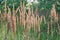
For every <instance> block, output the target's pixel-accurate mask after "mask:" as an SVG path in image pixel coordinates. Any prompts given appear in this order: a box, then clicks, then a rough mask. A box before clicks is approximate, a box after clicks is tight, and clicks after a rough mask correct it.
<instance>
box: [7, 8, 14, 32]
mask: <svg viewBox="0 0 60 40" xmlns="http://www.w3.org/2000/svg"><path fill="white" fill-rule="evenodd" d="M12 27H13V26H12V17H11V11H10V8H8V14H7V31H9V30H10V29H11V28H12Z"/></svg>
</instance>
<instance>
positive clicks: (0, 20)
mask: <svg viewBox="0 0 60 40" xmlns="http://www.w3.org/2000/svg"><path fill="white" fill-rule="evenodd" d="M1 23H2V15H1V11H0V27H1Z"/></svg>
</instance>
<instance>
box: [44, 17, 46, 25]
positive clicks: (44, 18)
mask: <svg viewBox="0 0 60 40" xmlns="http://www.w3.org/2000/svg"><path fill="white" fill-rule="evenodd" d="M44 23H45V24H46V18H45V16H44Z"/></svg>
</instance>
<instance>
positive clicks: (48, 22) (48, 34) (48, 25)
mask: <svg viewBox="0 0 60 40" xmlns="http://www.w3.org/2000/svg"><path fill="white" fill-rule="evenodd" d="M49 29H50V24H49V22H48V29H47V30H48V31H47V34H48V35H49Z"/></svg>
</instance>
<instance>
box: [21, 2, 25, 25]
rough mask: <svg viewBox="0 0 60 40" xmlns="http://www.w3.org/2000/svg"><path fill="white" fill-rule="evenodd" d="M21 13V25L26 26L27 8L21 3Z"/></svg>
mask: <svg viewBox="0 0 60 40" xmlns="http://www.w3.org/2000/svg"><path fill="white" fill-rule="evenodd" d="M20 9H21V11H20V22H21V25H23V26H25V13H26V9H25V6H24V3H23V4H22V3H21V8H20Z"/></svg>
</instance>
